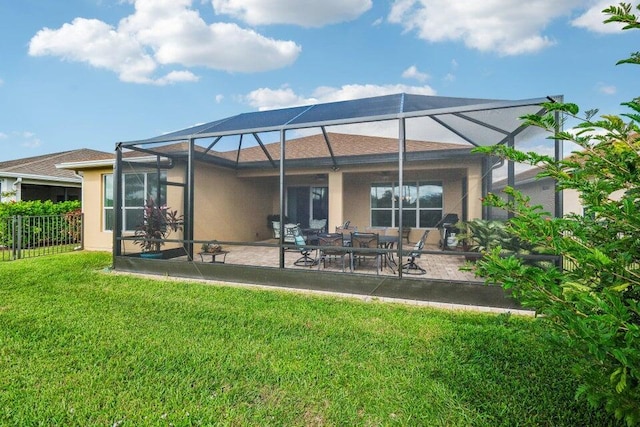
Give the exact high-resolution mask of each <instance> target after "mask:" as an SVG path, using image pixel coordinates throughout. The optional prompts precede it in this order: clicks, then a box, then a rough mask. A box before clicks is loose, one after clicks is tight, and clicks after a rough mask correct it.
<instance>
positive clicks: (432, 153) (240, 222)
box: [58, 133, 482, 250]
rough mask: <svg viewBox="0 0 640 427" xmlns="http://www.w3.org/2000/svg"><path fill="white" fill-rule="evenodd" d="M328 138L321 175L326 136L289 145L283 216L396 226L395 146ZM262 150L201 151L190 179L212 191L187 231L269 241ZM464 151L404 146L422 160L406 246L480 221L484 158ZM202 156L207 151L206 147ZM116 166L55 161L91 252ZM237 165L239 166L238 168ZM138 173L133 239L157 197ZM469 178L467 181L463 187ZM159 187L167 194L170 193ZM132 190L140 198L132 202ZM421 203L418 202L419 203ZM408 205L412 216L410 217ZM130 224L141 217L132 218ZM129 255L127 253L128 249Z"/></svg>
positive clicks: (99, 239) (273, 193)
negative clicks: (79, 185)
mask: <svg viewBox="0 0 640 427" xmlns="http://www.w3.org/2000/svg"><path fill="white" fill-rule="evenodd" d="M326 136H327V138H328V140H330V141H331V152H332V155H333V156H334V158H335V159H337V160H336V161H338V162H339V163H340V167H339V168H337V167H334V166H331V167H330V168H329V170H327V167H326V166H323V165H322V163H326V162H327V161H330V158H331V156H330V154H329V149H328V147H327V145H326V144H325V142H324V135H323V134H316V135H310V136H304V137H300V138H296V139H292V140H289V141H287V149H288V152H287V160H288V161H290V162H298V164H299V166H298V167H296V168H295V169H293V170H292V171H291V177H290V178H288V182H287V185H286V199H287V202H286V208H285V212H286V213H285V215H286V216H287V217H288V218H289V220H290V221H291V222H293V223H298V224H300V225H301V227H303V228H304V227H308V226H309V222H310V221H311V220H313V219H328V220H329V221H328V229H329V230H333V229H335V227H336V226H337V225H339V224H342V223H343V222H344V221H345V220H347V219H349V220H350V221H351V222H352V223H353V224H360V227H361V230H362V229H364V228H365V227H369V226H372V227H392V228H393V227H396V228H397V226H398V218H397V217H396V216H397V214H396V213H395V212H394V209H393V206H392V205H393V204H394V203H395V204H396V207H397V203H398V200H391V197H392V196H395V197H396V198H397V196H398V194H397V192H398V189H397V169H398V165H397V164H396V163H395V162H394V158H393V156H394V153H396V152H397V150H398V148H397V146H398V140H397V139H393V138H382V137H373V136H366V135H351V134H342V133H327V134H326ZM263 148H264V151H263ZM263 148H261V147H260V146H254V147H247V148H243V149H240V151H238V150H231V151H224V152H218V151H215V150H209V151H208V152H207V153H206V154H202V157H201V158H200V159H199V161H198V163H199V164H202V165H203V166H204V165H207V167H206V170H204V169H203V170H202V171H201V172H199V173H198V174H197V175H196V186H197V187H199V188H207V187H209V188H210V190H211V194H209V195H208V196H207V197H206V198H203V199H202V200H197V201H196V203H195V217H197V218H202V220H201V221H197V223H196V225H195V227H194V233H195V239H196V240H210V239H212V238H215V239H217V240H225V241H242V242H255V241H261V240H265V239H267V238H269V237H271V236H272V232H271V231H270V230H269V224H268V223H267V217H268V216H269V215H270V214H273V213H277V212H279V182H278V181H279V169H277V168H273V167H272V166H271V164H270V161H266V162H265V160H263V159H265V158H267V155H266V154H265V153H268V156H269V157H270V158H271V161H273V162H279V160H280V143H279V142H273V143H268V144H263ZM471 148H472V147H471V146H469V145H468V144H453V143H435V142H428V141H414V140H408V141H406V152H407V155H408V156H412V157H415V158H416V159H418V158H421V157H422V158H424V160H422V161H417V160H416V161H415V162H412V164H411V165H408V166H407V168H406V169H405V175H404V178H405V181H404V187H405V196H404V197H406V198H407V200H406V201H404V205H405V217H404V220H405V226H406V227H411V228H412V229H413V231H411V234H410V237H409V240H411V241H416V240H417V239H418V238H419V237H420V234H421V231H420V229H421V228H425V227H432V228H433V227H435V226H436V224H437V222H438V221H439V220H440V219H441V218H442V217H443V215H444V214H446V213H449V212H455V213H457V214H458V215H459V217H460V218H466V216H467V215H468V209H469V208H470V210H471V212H472V216H473V217H476V216H479V215H481V205H480V197H481V188H480V184H479V183H480V181H481V179H480V176H481V168H482V161H481V156H479V155H474V154H472V153H471ZM184 150H186V146H185V144H184V143H178V144H171V145H169V146H166V147H164V148H163V151H173V152H181V151H184ZM200 151H201V152H204V150H203V149H200ZM124 157H125V159H127V160H128V161H130V162H132V163H131V164H132V165H134V166H135V165H136V164H142V162H144V161H145V160H146V161H147V162H148V161H150V160H152V159H151V158H150V156H148V155H147V154H146V153H142V155H141V154H140V153H137V152H135V151H129V152H127V153H125V155H124ZM323 159H324V161H323ZM114 163H115V158H114V156H113V155H108V154H107V155H103V156H97V157H96V158H93V159H91V160H85V161H75V162H64V163H61V164H59V165H58V167H60V168H64V169H71V170H74V171H77V172H79V173H81V174H82V176H83V179H84V185H83V195H82V199H83V211H84V213H85V231H84V245H85V248H86V249H89V250H111V249H112V243H113V233H112V230H113V220H114V217H113V215H114V214H113V195H112V192H113V172H114V171H113V167H114ZM265 163H267V164H265ZM236 165H237V166H240V165H242V166H241V168H239V169H238V170H236V169H235V168H236ZM231 166H233V168H232V169H230V167H231ZM240 169H241V170H240ZM142 170H144V172H140V171H135V172H133V173H128V172H126V171H125V172H124V200H123V201H124V203H125V205H127V207H126V208H125V210H124V214H123V216H122V220H123V223H124V230H125V234H127V233H126V231H127V230H128V234H131V232H132V231H133V230H134V229H135V226H136V225H137V223H135V222H134V223H132V221H134V220H133V219H132V218H135V215H134V213H135V212H137V213H138V214H140V213H141V211H142V206H143V205H144V198H143V194H147V195H149V194H154V191H155V190H154V189H153V188H152V187H153V186H154V180H155V179H156V172H155V171H151V169H149V168H148V165H146V164H145V165H144V167H143V168H142ZM184 173H185V171H184V168H179V167H172V168H171V169H168V170H167V171H166V172H164V175H163V177H162V178H161V179H162V180H166V181H167V182H169V181H171V182H174V183H175V182H179V181H182V180H184ZM161 174H162V173H161ZM469 179H471V181H472V182H473V183H474V184H471V185H469V184H468V182H469ZM330 184H331V187H332V188H334V187H333V186H334V185H336V186H337V185H340V187H341V194H339V195H336V194H332V193H330V192H329V186H330ZM162 191H164V192H167V191H168V192H171V188H170V186H169V189H167V188H164V189H163V190H162ZM465 191H466V192H467V195H466V196H465V195H464V194H463V192H465ZM469 192H471V194H473V197H471V198H470V199H471V201H470V207H466V208H465V209H463V206H462V205H461V203H460V201H461V200H464V199H465V197H468V193H469ZM136 193H139V194H138V195H137V196H134V194H136ZM165 197H166V196H164V197H162V199H165ZM165 200H167V201H168V200H169V198H168V197H167V199H165ZM372 200H373V203H374V204H375V206H373V207H371V203H372ZM427 201H428V204H427ZM131 203H135V204H134V205H131ZM421 203H422V204H424V206H419V205H420V204H421ZM168 204H169V205H171V207H172V208H174V209H175V208H180V207H181V206H182V204H183V200H182V198H179V202H178V203H177V204H175V203H171V202H168ZM409 209H411V212H412V213H413V215H410V214H409V213H408V212H409ZM179 210H181V211H182V209H179ZM137 220H138V221H140V217H139V216H138V218H137ZM431 241H432V243H437V235H435V234H433V235H432V236H431ZM128 250H133V248H132V247H130V246H129V247H128Z"/></svg>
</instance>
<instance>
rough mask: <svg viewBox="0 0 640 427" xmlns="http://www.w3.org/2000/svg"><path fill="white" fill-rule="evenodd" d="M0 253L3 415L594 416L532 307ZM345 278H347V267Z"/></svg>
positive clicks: (258, 418)
mask: <svg viewBox="0 0 640 427" xmlns="http://www.w3.org/2000/svg"><path fill="white" fill-rule="evenodd" d="M109 263H110V257H109V255H108V254H104V253H86V252H84V253H82V252H80V253H70V254H60V255H53V256H49V257H41V258H33V259H26V260H20V261H15V262H9V263H2V265H0V425H20V426H30V425H47V426H50V425H65V426H74V425H77V426H87V425H101V426H140V425H153V426H155V425H159V426H164V425H167V426H168V425H174V426H191V425H233V426H240V425H260V426H269V425H273V426H283V425H291V426H343V425H349V426H351V425H356V426H377V425H403V426H404V425H416V426H499V425H504V426H517V425H523V426H525V425H530V426H534V425H535V426H538V425H543V426H544V425H548V426H576V425H580V426H588V425H607V424H608V423H609V421H610V420H609V419H608V418H607V417H606V416H605V415H604V414H602V413H598V412H594V411H592V410H590V409H589V408H588V407H587V406H586V404H585V403H583V402H576V401H575V399H574V392H575V388H576V383H575V380H574V379H573V378H572V376H571V374H570V372H569V367H570V366H571V360H572V357H571V355H569V354H568V353H566V351H564V350H563V348H561V347H560V346H559V345H558V344H552V343H551V342H550V341H549V340H547V339H546V338H545V328H544V325H543V324H541V323H540V322H537V321H535V320H534V319H532V318H527V317H517V316H509V315H504V314H502V315H496V314H481V313H476V312H455V311H445V310H436V309H431V308H425V307H418V306H406V305H401V304H390V303H379V302H368V303H367V302H362V301H359V300H352V299H340V298H332V297H325V296H312V295H306V294H298V293H287V292H281V291H264V290H255V289H244V288H236V287H225V286H209V285H205V284H202V283H195V282H187V281H184V282H183V281H167V280H150V279H145V278H140V277H132V276H125V275H119V274H114V273H112V272H109V271H108V270H107V269H105V267H106V266H108V265H109ZM346 280H348V278H346Z"/></svg>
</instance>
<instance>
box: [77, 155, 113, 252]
mask: <svg viewBox="0 0 640 427" xmlns="http://www.w3.org/2000/svg"><path fill="white" fill-rule="evenodd" d="M111 173H113V168H111V167H109V168H104V169H87V170H85V171H83V173H82V176H83V179H82V212H83V213H84V248H85V249H87V250H90V251H109V252H110V251H111V248H112V243H113V233H112V232H111V231H104V230H103V227H102V224H103V222H104V218H103V215H104V213H103V210H102V201H103V200H104V198H103V196H104V188H103V185H102V177H103V176H104V175H105V174H111Z"/></svg>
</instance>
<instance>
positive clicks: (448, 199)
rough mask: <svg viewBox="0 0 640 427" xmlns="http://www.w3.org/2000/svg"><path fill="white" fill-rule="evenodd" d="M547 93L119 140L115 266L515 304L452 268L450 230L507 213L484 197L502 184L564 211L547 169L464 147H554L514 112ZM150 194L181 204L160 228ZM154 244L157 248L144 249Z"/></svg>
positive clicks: (382, 103)
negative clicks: (543, 176)
mask: <svg viewBox="0 0 640 427" xmlns="http://www.w3.org/2000/svg"><path fill="white" fill-rule="evenodd" d="M550 99H555V100H561V97H553V98H549V97H544V98H537V99H527V100H517V101H508V100H492V99H471V98H451V97H438V96H424V95H412V94H404V93H403V94H395V95H387V96H379V97H373V98H365V99H356V100H350V101H341V102H331V103H324V104H314V105H306V106H298V107H291V108H284V109H277V110H270V111H259V112H249V113H244V114H239V115H235V116H231V117H227V118H224V119H220V120H216V121H213V122H209V123H205V124H201V125H198V126H194V127H191V128H187V129H184V130H181V131H177V132H172V133H168V134H165V135H161V136H157V137H154V138H149V139H145V140H138V141H130V142H123V143H118V144H117V149H116V165H115V171H114V178H113V187H114V192H113V194H114V199H113V200H114V209H113V223H114V228H113V230H114V233H113V239H114V241H113V256H114V268H116V269H117V270H124V271H134V272H144V273H153V274H161V275H170V276H180V277H195V278H204V279H211V280H223V281H233V282H243V283H255V284H261V285H272V286H282V287H290V288H300V289H312V290H324V291H333V292H342V293H349V294H361V295H369V296H372V297H393V298H402V299H409V300H414V299H415V300H430V301H435V302H447V303H460V304H474V305H485V306H501V307H512V306H514V303H513V302H512V301H511V300H509V298H507V297H505V295H504V293H503V291H502V290H501V289H500V288H499V287H490V286H484V285H483V284H482V282H480V281H479V280H478V279H477V278H475V277H474V276H473V274H472V273H469V272H466V271H461V270H460V267H461V266H462V265H464V264H465V262H467V258H469V257H470V256H471V255H473V254H472V253H470V252H469V249H468V248H467V247H465V246H464V245H463V243H464V242H463V239H458V238H457V236H456V234H457V235H460V233H461V229H463V228H464V225H465V223H467V222H469V221H472V220H476V219H489V220H491V219H495V220H500V219H504V217H505V215H504V214H503V213H502V212H494V210H492V209H490V208H488V207H486V206H483V204H482V202H481V200H482V198H483V197H484V196H485V195H486V194H487V193H488V192H499V191H501V189H502V188H504V187H505V186H506V185H510V186H512V187H515V188H520V189H521V190H522V191H523V192H525V193H526V194H528V195H530V197H531V198H532V201H534V202H535V203H538V204H541V205H542V206H543V207H544V208H545V210H546V211H548V212H549V214H550V215H562V197H561V193H559V192H557V191H555V186H554V183H553V182H545V181H544V180H536V179H533V177H534V176H535V172H536V171H535V170H532V169H528V167H527V166H524V165H518V164H513V163H511V162H502V161H500V160H499V159H496V158H491V157H488V156H484V155H480V154H477V153H474V152H473V148H475V147H478V146H487V145H494V144H507V145H510V146H513V147H515V148H518V149H522V150H525V151H537V152H540V153H545V154H549V155H552V156H556V158H559V157H560V156H561V155H562V146H561V143H560V142H559V141H554V140H550V139H548V138H547V137H548V135H547V134H545V133H543V132H542V131H540V130H538V129H534V128H529V127H525V126H523V123H522V121H521V120H520V117H521V116H523V115H525V114H543V113H544V112H545V111H544V109H543V108H542V107H541V104H542V103H543V102H548V101H549V100H550ZM145 206H146V208H145ZM150 206H151V207H155V208H156V209H157V210H158V211H159V212H161V214H162V218H164V219H165V220H166V218H167V216H166V214H167V213H168V212H174V213H175V215H174V216H173V217H172V218H170V219H172V220H173V221H169V224H167V223H166V222H164V223H163V224H161V225H160V231H161V232H160V233H157V231H158V230H155V231H156V233H155V234H153V233H146V234H145V233H144V231H148V228H149V226H150V225H152V224H150V222H151V221H150V219H151V218H152V217H151V215H152V213H151V212H152V209H150ZM167 226H169V227H168V228H167ZM172 226H175V227H172ZM337 235H338V236H339V237H336V236H337ZM363 236H365V237H368V238H369V240H367V244H364V243H362V241H363V240H362V239H363ZM153 248H155V249H161V251H160V254H161V255H156V256H158V257H159V259H149V258H147V257H148V256H149V254H148V253H147V252H150V249H153ZM143 249H146V250H143Z"/></svg>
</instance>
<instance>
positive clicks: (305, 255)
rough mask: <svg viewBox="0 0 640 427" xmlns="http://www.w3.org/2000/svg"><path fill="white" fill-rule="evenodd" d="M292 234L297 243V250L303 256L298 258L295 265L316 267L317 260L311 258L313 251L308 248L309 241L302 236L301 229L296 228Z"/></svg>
mask: <svg viewBox="0 0 640 427" xmlns="http://www.w3.org/2000/svg"><path fill="white" fill-rule="evenodd" d="M292 234H293V238H294V241H295V243H296V248H297V249H298V250H299V251H300V254H301V255H302V256H301V257H300V258H298V259H297V260H296V261H295V262H294V264H295V265H298V266H303V267H313V266H314V265H316V262H318V261H317V260H316V259H315V258H312V257H311V256H310V255H311V252H312V251H313V249H310V248H308V247H307V246H306V245H307V241H306V239H305V237H304V236H303V235H302V232H301V230H300V227H296V228H294V229H293V230H292Z"/></svg>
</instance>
